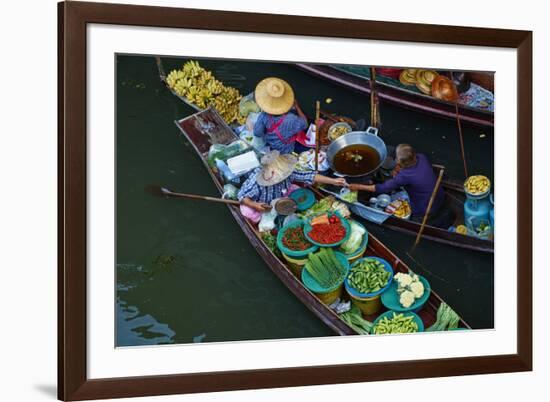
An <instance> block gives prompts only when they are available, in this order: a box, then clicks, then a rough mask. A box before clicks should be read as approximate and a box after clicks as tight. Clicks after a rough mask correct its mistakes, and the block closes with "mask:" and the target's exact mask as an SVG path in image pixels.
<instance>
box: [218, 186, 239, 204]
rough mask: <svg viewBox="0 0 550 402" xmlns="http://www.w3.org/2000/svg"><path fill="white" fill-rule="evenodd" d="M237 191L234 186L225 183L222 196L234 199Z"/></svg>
mask: <svg viewBox="0 0 550 402" xmlns="http://www.w3.org/2000/svg"><path fill="white" fill-rule="evenodd" d="M238 193H239V189H238V188H237V187H235V186H234V185H233V184H226V185H224V186H223V194H222V198H225V199H228V200H236V199H237V194H238Z"/></svg>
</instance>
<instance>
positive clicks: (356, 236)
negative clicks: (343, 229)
mask: <svg viewBox="0 0 550 402" xmlns="http://www.w3.org/2000/svg"><path fill="white" fill-rule="evenodd" d="M349 223H350V228H351V234H350V236H349V238H348V239H347V240H346V241H345V242H343V243H342V244H341V245H340V250H342V252H344V253H345V254H348V255H350V254H353V253H355V252H356V251H357V250H358V249H359V247H361V244H362V243H363V236H364V235H365V234H366V233H367V231H366V230H365V228H363V226H361V225H359V224H358V223H357V222H355V221H352V220H350V222H349Z"/></svg>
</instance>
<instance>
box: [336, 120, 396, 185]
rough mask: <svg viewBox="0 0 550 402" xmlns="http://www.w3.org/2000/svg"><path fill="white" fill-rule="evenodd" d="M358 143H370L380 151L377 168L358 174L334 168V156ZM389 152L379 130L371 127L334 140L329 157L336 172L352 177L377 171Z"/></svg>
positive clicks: (370, 145) (369, 144)
mask: <svg viewBox="0 0 550 402" xmlns="http://www.w3.org/2000/svg"><path fill="white" fill-rule="evenodd" d="M371 132H372V134H371ZM358 144H362V145H368V146H369V147H371V148H373V149H374V150H375V151H376V152H378V156H379V157H380V163H379V164H378V166H376V168H374V169H372V170H370V171H368V172H364V173H361V174H356V175H345V174H343V173H341V172H338V171H337V170H336V169H335V168H334V157H335V156H336V154H337V153H338V152H340V151H341V150H342V149H344V148H346V147H348V146H350V145H358ZM387 154H388V151H387V149H386V144H385V143H384V141H382V139H381V138H380V137H378V130H376V129H373V128H372V127H369V129H368V130H367V131H352V132H351V133H347V134H344V135H342V136H341V137H338V138H337V139H335V140H334V141H332V142H331V143H330V145H329V146H328V148H327V159H328V163H329V165H330V167H331V169H332V170H333V171H334V172H336V173H338V174H340V175H341V176H350V177H360V176H366V175H368V174H371V173H373V172H375V171H377V170H378V169H379V168H380V166H382V164H383V163H384V161H385V160H386V156H387Z"/></svg>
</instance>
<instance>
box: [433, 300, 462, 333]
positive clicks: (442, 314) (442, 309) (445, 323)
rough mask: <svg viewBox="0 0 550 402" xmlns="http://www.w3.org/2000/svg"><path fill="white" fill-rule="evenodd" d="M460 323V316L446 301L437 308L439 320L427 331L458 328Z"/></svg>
mask: <svg viewBox="0 0 550 402" xmlns="http://www.w3.org/2000/svg"><path fill="white" fill-rule="evenodd" d="M459 323H460V317H459V316H458V314H457V313H456V312H455V311H454V310H453V309H452V308H451V307H449V306H448V305H447V304H446V303H441V304H440V305H439V308H438V309H437V320H436V321H435V323H434V324H433V325H432V326H431V327H429V328H428V329H426V331H428V332H433V331H447V330H449V329H455V328H458V324H459Z"/></svg>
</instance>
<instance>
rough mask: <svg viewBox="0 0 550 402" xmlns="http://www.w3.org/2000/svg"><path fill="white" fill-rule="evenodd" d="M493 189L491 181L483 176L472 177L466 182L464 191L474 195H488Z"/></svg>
mask: <svg viewBox="0 0 550 402" xmlns="http://www.w3.org/2000/svg"><path fill="white" fill-rule="evenodd" d="M490 188H491V182H490V181H489V179H488V178H487V177H485V176H482V175H476V176H470V177H468V178H467V179H466V181H465V182H464V190H466V192H467V193H469V194H472V195H479V194H483V193H486V192H487V191H489V189H490Z"/></svg>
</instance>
